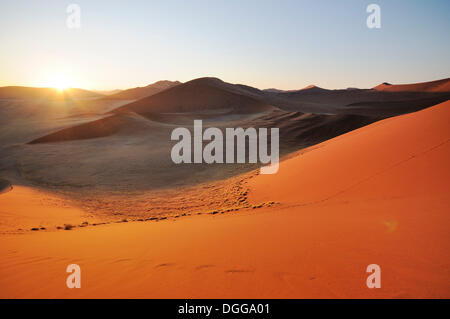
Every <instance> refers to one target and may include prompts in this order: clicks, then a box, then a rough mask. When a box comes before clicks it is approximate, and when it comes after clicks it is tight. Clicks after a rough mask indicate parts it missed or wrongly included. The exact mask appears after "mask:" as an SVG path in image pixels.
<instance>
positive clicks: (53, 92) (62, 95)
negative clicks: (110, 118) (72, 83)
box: [0, 86, 103, 100]
mask: <svg viewBox="0 0 450 319" xmlns="http://www.w3.org/2000/svg"><path fill="white" fill-rule="evenodd" d="M102 96H103V95H102V94H99V93H96V92H92V91H88V90H83V89H77V88H70V89H64V90H63V91H60V90H58V89H55V88H40V87H28V86H4V87H0V99H26V100H28V99H46V100H65V99H92V98H99V97H102Z"/></svg>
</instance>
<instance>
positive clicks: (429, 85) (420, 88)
mask: <svg viewBox="0 0 450 319" xmlns="http://www.w3.org/2000/svg"><path fill="white" fill-rule="evenodd" d="M373 89H374V90H377V91H385V92H450V78H447V79H442V80H437V81H429V82H421V83H413V84H395V85H393V84H389V83H382V84H380V85H377V86H376V87H374V88H373Z"/></svg>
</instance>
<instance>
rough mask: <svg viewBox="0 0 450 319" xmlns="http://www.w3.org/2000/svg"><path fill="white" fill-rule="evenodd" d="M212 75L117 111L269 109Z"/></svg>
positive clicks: (238, 112)
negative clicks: (231, 88)
mask: <svg viewBox="0 0 450 319" xmlns="http://www.w3.org/2000/svg"><path fill="white" fill-rule="evenodd" d="M228 87H229V85H228V84H227V83H225V82H222V81H221V80H219V79H215V78H200V79H195V80H192V81H189V82H186V83H184V84H181V85H178V86H175V87H173V88H170V89H168V90H165V91H163V92H160V93H158V94H155V95H152V96H149V97H147V98H144V99H141V100H139V101H136V102H133V103H130V104H128V105H125V106H122V107H120V108H118V109H117V110H116V111H117V112H126V111H128V112H129V111H133V112H136V113H139V114H146V113H178V112H195V111H203V112H208V111H209V112H211V111H224V112H233V113H234V114H248V113H258V112H263V111H267V110H271V109H273V107H271V106H270V105H268V104H266V103H263V102H261V101H259V100H256V99H254V98H252V97H249V96H247V95H244V94H239V93H238V92H236V91H234V92H232V91H230V90H229V89H228Z"/></svg>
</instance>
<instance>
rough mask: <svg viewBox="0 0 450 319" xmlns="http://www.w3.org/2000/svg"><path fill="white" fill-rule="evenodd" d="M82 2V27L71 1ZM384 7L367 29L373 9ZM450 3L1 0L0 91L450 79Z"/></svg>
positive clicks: (291, 86) (367, 83)
mask: <svg viewBox="0 0 450 319" xmlns="http://www.w3.org/2000/svg"><path fill="white" fill-rule="evenodd" d="M70 3H77V4H79V5H80V7H81V28H80V29H68V28H67V27H66V18H67V16H68V14H67V13H66V7H67V6H68V5H69V4H70ZM370 3H377V4H379V5H380V7H381V29H368V28H367V26H366V18H367V15H368V14H367V13H366V7H367V5H368V4H370ZM449 14H450V1H448V0H442V1H440V0H428V1H426V0H422V1H419V0H408V1H403V0H386V1H384V0H383V1H382V0H379V1H376V0H372V1H358V0H340V1H335V0H328V1H325V0H323V1H321V0H311V1H301V0H296V1H282V0H281V1H263V0H240V1H232V0H227V1H219V0H209V1H206V0H205V1H196V0H189V1H170V0H167V1H152V0H147V1H112V0H108V1H94V0H89V1H87V0H86V1H85V0H72V1H57V0H53V1H51V0H40V1H22V0H6V1H5V0H2V1H1V2H0V43H1V50H0V57H1V58H0V86H5V85H34V86H38V85H41V86H42V85H45V84H47V83H48V82H49V81H53V79H54V78H57V79H60V78H63V80H64V81H66V82H68V83H69V84H70V85H71V86H79V87H84V88H92V89H114V88H128V87H134V86H142V85H146V84H148V83H151V82H154V81H157V80H160V79H168V80H180V81H188V80H190V79H193V78H197V77H202V76H215V77H219V78H221V79H223V80H225V81H228V82H233V83H245V84H248V85H252V86H255V87H258V88H269V87H277V88H281V89H296V88H301V87H304V86H306V85H309V84H316V85H319V86H322V87H326V88H345V87H350V86H356V87H372V86H374V85H376V84H378V83H380V82H384V81H389V82H394V83H407V82H420V81H427V80H434V79H440V78H446V77H449V76H450V59H449V53H450V37H449V34H450V19H449Z"/></svg>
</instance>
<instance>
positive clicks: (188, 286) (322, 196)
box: [0, 102, 450, 298]
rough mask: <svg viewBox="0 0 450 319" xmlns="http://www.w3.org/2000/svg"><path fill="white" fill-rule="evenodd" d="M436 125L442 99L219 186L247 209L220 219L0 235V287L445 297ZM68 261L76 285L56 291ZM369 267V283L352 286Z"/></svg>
mask: <svg viewBox="0 0 450 319" xmlns="http://www.w3.org/2000/svg"><path fill="white" fill-rule="evenodd" d="M449 124H450V102H445V103H442V104H440V105H437V106H434V107H431V108H428V109H426V110H423V111H420V112H417V113H411V114H408V115H403V116H399V117H395V118H390V119H387V120H383V121H380V122H377V123H374V124H371V125H369V126H366V127H363V128H361V129H358V130H355V131H352V132H350V133H347V134H344V135H341V136H339V137H337V138H334V139H331V140H328V141H326V142H324V143H321V144H318V145H315V146H312V147H310V148H308V149H305V150H303V151H300V152H299V153H297V154H296V155H295V156H292V157H291V158H289V159H287V160H286V161H283V162H282V163H281V164H280V170H279V172H278V173H277V174H275V175H258V176H254V175H252V174H250V175H245V176H241V177H237V178H234V179H232V180H229V181H225V182H223V183H225V184H227V183H229V184H230V187H229V193H228V195H225V196H223V195H222V197H223V198H227V197H228V196H231V195H233V196H238V197H240V198H245V199H244V202H246V203H248V204H245V205H242V207H241V208H240V209H239V210H237V211H236V210H233V211H232V212H228V213H225V214H223V215H222V214H220V213H219V214H206V215H205V214H203V215H201V216H194V214H195V212H197V211H201V208H199V207H197V208H195V210H192V211H191V210H189V209H187V208H185V209H184V210H183V208H181V210H180V211H179V212H180V216H181V215H182V214H181V212H182V211H184V212H185V213H188V215H190V216H184V217H183V216H181V217H179V218H176V216H172V217H170V216H169V218H168V219H165V220H159V221H154V220H149V221H147V222H146V221H143V222H128V223H118V224H108V225H103V226H95V227H93V226H89V227H84V228H81V229H79V230H72V231H64V230H60V231H49V230H45V231H37V232H31V231H30V232H29V233H26V234H24V235H21V236H18V235H12V234H11V235H2V245H1V246H0V254H1V256H2V258H1V262H0V274H1V276H0V286H1V287H2V289H1V290H0V296H1V297H8V298H18V297H35V298H36V297H39V298H50V297H62V298H74V297H95V298H110V297H122V298H128V297H137V298H143V297H150V298H169V297H170V298H316V297H322V298H364V297H367V298H374V297H375V298H431V297H433V298H436V297H437V298H449V297H450V290H449V281H448V272H449V268H448V267H449V266H448V261H449V260H450V255H449V251H450V249H449V248H450V247H449V242H448V229H447V228H448V227H447V226H448V224H449V222H450V220H449V216H448V214H447V212H448V210H449V208H450V202H449V198H448V189H449V186H450V185H449V181H450V170H449V169H448V165H447V163H448V162H449V160H450V132H449V131H448V127H449ZM236 180H238V182H237V183H238V184H236V185H237V187H235V186H233V187H231V185H235V184H234V183H236ZM225 184H224V185H225ZM220 189H224V187H220ZM192 191H194V192H196V193H197V194H201V196H200V197H201V198H208V196H209V195H208V192H209V191H212V192H213V193H214V192H215V189H214V190H213V189H212V188H210V187H202V186H199V187H198V188H197V189H196V190H195V189H193V190H192ZM213 193H211V195H212V194H213ZM8 194H13V192H10V193H7V194H3V195H0V207H5V205H1V203H2V202H1V201H2V200H3V199H2V198H5V197H4V196H8ZM200 197H199V198H198V200H199V203H200V202H201V199H200ZM247 197H248V198H247ZM162 198H167V197H166V196H163V197H162ZM192 198H193V197H191V196H190V195H189V194H188V195H187V196H186V198H184V197H180V198H178V200H179V201H180V204H179V207H182V206H184V205H185V203H186V201H189V202H192V201H193V200H191V199H192ZM271 202H275V204H273V205H271V204H270V205H268V206H267V203H271ZM3 203H4V202H3ZM246 205H247V206H249V208H245V207H247V206H246ZM221 207H226V206H225V203H222V204H221V206H219V207H216V209H217V210H218V211H219V212H220V208H221ZM252 207H255V208H252ZM258 207H261V208H258ZM132 218H133V217H132V216H131V215H130V216H129V219H132ZM129 221H131V220H129ZM71 263H77V264H79V265H80V266H81V269H82V288H81V289H67V288H66V286H65V281H66V276H67V273H66V272H65V269H66V267H67V265H68V264H71ZM372 263H376V264H379V265H380V266H381V269H382V288H381V289H368V288H367V287H366V284H365V282H366V278H367V276H368V274H367V273H366V272H365V271H366V267H367V265H369V264H372Z"/></svg>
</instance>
